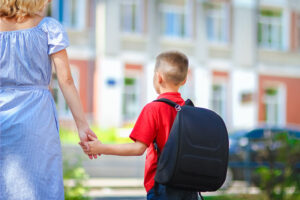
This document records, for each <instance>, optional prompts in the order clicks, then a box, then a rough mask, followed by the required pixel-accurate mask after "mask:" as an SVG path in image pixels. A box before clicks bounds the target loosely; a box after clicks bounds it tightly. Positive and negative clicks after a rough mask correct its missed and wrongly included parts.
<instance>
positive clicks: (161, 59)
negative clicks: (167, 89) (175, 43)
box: [155, 51, 189, 85]
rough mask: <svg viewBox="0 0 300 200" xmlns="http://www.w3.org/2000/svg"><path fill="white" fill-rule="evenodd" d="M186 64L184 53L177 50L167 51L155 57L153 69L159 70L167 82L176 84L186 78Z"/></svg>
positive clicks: (187, 62) (186, 59) (187, 63)
mask: <svg viewBox="0 0 300 200" xmlns="http://www.w3.org/2000/svg"><path fill="white" fill-rule="evenodd" d="M188 66H189V61H188V58H187V56H186V55H184V54H183V53H181V52H178V51H167V52H163V53H161V54H159V55H158V56H157V57H156V64H155V71H158V70H161V71H162V72H163V75H164V76H165V78H166V80H167V81H168V82H172V83H173V84H175V85H178V84H180V83H182V82H183V81H184V80H185V79H186V76H187V73H188Z"/></svg>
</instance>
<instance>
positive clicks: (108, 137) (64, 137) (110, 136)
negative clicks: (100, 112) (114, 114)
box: [59, 126, 132, 145]
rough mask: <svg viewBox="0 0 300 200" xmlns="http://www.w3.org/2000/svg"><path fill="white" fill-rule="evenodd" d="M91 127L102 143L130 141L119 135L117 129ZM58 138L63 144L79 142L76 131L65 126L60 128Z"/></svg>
mask: <svg viewBox="0 0 300 200" xmlns="http://www.w3.org/2000/svg"><path fill="white" fill-rule="evenodd" d="M91 129H92V130H93V131H94V132H95V134H96V135H97V137H98V138H99V139H100V140H101V142H102V143H128V142H132V141H131V139H130V138H124V137H120V136H119V135H118V133H117V131H118V129H116V128H109V129H103V128H99V127H97V126H92V127H91ZM59 134H60V139H61V142H62V143H63V144H75V145H77V144H78V142H79V137H78V134H77V132H76V131H71V130H68V129H65V128H60V131H59Z"/></svg>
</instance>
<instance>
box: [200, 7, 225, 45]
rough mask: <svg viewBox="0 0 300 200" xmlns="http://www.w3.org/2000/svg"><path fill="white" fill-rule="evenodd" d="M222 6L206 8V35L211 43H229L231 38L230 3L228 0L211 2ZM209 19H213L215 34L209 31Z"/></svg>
mask: <svg viewBox="0 0 300 200" xmlns="http://www.w3.org/2000/svg"><path fill="white" fill-rule="evenodd" d="M211 4H212V5H218V6H220V7H221V8H219V9H216V8H212V9H205V22H206V23H205V26H206V36H207V40H208V41H209V42H210V43H216V44H227V43H228V42H229V39H230V36H229V34H230V12H229V11H230V5H229V3H228V2H220V3H211ZM209 19H211V21H213V22H214V23H213V35H210V32H209V25H208V23H209Z"/></svg>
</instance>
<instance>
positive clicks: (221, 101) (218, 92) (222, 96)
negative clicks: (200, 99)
mask: <svg viewBox="0 0 300 200" xmlns="http://www.w3.org/2000/svg"><path fill="white" fill-rule="evenodd" d="M211 104H212V105H211V106H212V110H214V111H215V112H216V113H218V114H219V115H220V116H221V117H222V118H223V119H224V120H226V88H225V84H213V86H212V102H211Z"/></svg>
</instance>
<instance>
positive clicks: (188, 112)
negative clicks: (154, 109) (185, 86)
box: [154, 98, 229, 192]
mask: <svg viewBox="0 0 300 200" xmlns="http://www.w3.org/2000/svg"><path fill="white" fill-rule="evenodd" d="M154 102H164V103H167V104H169V105H171V106H173V107H174V108H175V109H176V110H177V111H178V112H177V115H176V118H175V121H174V123H173V126H172V128H171V131H170V134H169V137H168V140H167V142H166V144H165V146H164V149H163V151H162V152H160V150H159V149H158V148H157V144H156V141H154V146H155V148H156V150H157V152H158V154H159V158H158V165H157V171H156V175H155V182H156V185H157V183H159V184H163V185H167V186H170V187H174V188H179V189H184V190H189V191H195V192H207V191H216V190H218V189H219V188H220V187H221V186H222V185H223V183H224V181H225V178H226V172H227V165H228V149H229V143H228V132H227V129H226V126H225V123H224V121H223V120H222V118H221V117H220V116H219V115H218V114H216V113H215V112H213V111H211V110H208V109H205V108H198V107H194V105H193V103H192V101H191V100H187V101H186V102H185V105H184V106H180V105H178V104H176V103H175V102H173V101H171V100H169V99H163V98H162V99H157V100H155V101H154Z"/></svg>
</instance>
